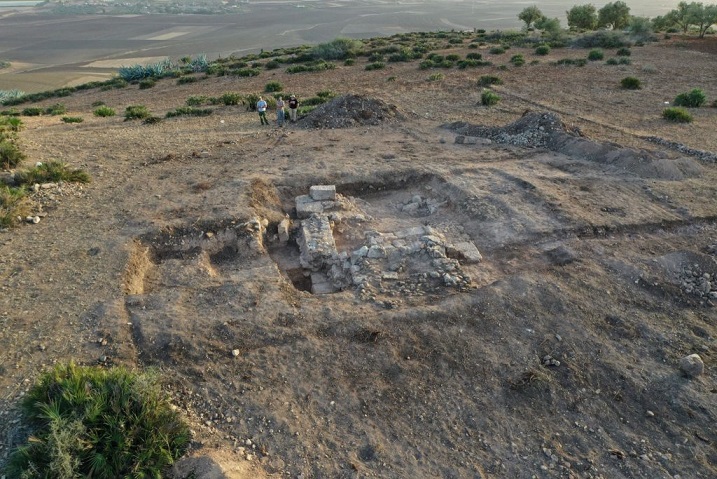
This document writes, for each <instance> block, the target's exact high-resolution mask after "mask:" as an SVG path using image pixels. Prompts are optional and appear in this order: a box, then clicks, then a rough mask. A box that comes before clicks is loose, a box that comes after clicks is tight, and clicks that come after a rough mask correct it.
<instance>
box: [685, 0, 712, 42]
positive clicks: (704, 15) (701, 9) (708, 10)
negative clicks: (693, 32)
mask: <svg viewBox="0 0 717 479" xmlns="http://www.w3.org/2000/svg"><path fill="white" fill-rule="evenodd" d="M687 18H688V21H689V22H690V25H694V26H696V27H697V30H698V33H699V35H700V38H704V36H705V33H707V30H709V28H710V27H711V26H712V25H713V24H714V23H717V5H707V6H704V5H703V4H702V3H696V2H692V3H690V5H689V6H688V7H687Z"/></svg>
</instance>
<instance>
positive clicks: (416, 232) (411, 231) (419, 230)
mask: <svg viewBox="0 0 717 479" xmlns="http://www.w3.org/2000/svg"><path fill="white" fill-rule="evenodd" d="M425 233H426V230H425V229H423V226H416V227H414V228H408V229H407V230H401V231H397V232H396V238H408V237H409V236H422V235H424V234H425Z"/></svg>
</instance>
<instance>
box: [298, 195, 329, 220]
mask: <svg viewBox="0 0 717 479" xmlns="http://www.w3.org/2000/svg"><path fill="white" fill-rule="evenodd" d="M323 212H324V207H323V205H322V204H321V202H320V201H314V200H313V199H312V198H311V196H309V195H301V196H297V197H296V216H297V217H298V218H299V219H302V220H303V219H306V218H308V217H309V216H311V215H312V214H317V215H320V214H321V213H323Z"/></svg>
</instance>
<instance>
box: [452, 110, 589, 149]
mask: <svg viewBox="0 0 717 479" xmlns="http://www.w3.org/2000/svg"><path fill="white" fill-rule="evenodd" d="M445 127H446V128H448V129H449V130H453V131H455V132H456V133H459V134H461V135H465V136H476V137H481V138H490V139H491V140H493V141H494V142H496V143H499V144H507V145H514V146H521V147H524V148H547V147H548V146H549V145H550V144H551V142H552V138H553V136H554V135H555V134H556V133H561V134H564V133H570V134H572V135H575V136H582V135H581V133H580V131H579V130H578V129H577V128H568V127H567V126H566V125H565V123H563V121H562V120H561V119H560V117H559V116H558V115H556V114H554V113H549V112H528V113H526V114H525V115H523V116H522V117H521V118H520V119H518V120H517V121H515V122H513V123H510V124H508V125H506V126H502V127H491V126H480V125H471V124H469V123H466V122H455V123H450V124H448V125H445Z"/></svg>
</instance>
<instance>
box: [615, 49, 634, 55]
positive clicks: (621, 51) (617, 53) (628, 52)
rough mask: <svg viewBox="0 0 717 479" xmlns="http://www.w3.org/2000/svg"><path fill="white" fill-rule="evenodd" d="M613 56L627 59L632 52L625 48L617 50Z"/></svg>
mask: <svg viewBox="0 0 717 479" xmlns="http://www.w3.org/2000/svg"><path fill="white" fill-rule="evenodd" d="M615 55H617V56H619V57H629V56H630V55H632V51H630V49H629V48H627V47H623V48H618V50H617V51H616V52H615Z"/></svg>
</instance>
